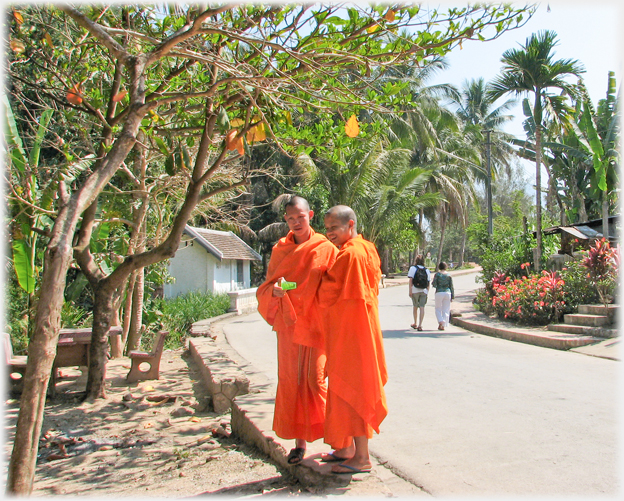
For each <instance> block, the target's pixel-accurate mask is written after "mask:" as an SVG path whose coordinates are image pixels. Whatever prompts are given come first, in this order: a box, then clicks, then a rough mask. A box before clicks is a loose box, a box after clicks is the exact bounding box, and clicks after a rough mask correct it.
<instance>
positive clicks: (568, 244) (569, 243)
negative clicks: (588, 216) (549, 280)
mask: <svg viewBox="0 0 624 501" xmlns="http://www.w3.org/2000/svg"><path fill="white" fill-rule="evenodd" d="M608 223H609V228H608V231H607V232H606V235H604V232H603V230H602V219H594V220H592V221H586V222H584V223H576V224H570V225H566V226H553V227H551V228H545V229H543V230H542V233H543V234H544V235H552V234H555V233H559V234H561V253H562V254H568V255H572V254H573V253H574V251H575V250H578V249H588V248H589V246H590V245H592V244H593V243H594V242H595V241H596V240H600V239H601V238H603V236H605V237H606V238H607V240H608V241H609V242H611V243H612V244H613V243H616V242H617V241H618V237H619V231H618V223H619V215H613V216H609V219H608Z"/></svg>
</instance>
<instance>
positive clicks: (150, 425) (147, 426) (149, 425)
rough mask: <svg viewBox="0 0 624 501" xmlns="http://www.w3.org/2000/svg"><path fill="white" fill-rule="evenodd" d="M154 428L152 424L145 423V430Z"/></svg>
mask: <svg viewBox="0 0 624 501" xmlns="http://www.w3.org/2000/svg"><path fill="white" fill-rule="evenodd" d="M152 426H154V425H153V424H152V423H149V422H148V423H143V428H146V429H147V428H151V427H152Z"/></svg>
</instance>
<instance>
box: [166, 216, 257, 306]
mask: <svg viewBox="0 0 624 501" xmlns="http://www.w3.org/2000/svg"><path fill="white" fill-rule="evenodd" d="M261 260H262V256H260V254H258V253H257V252H256V251H255V250H253V249H252V248H251V247H250V246H249V245H247V244H246V243H245V242H243V240H241V239H240V238H239V237H238V236H237V235H235V234H234V233H232V232H231V231H217V230H209V229H206V228H195V227H192V226H189V225H186V227H185V228H184V234H183V235H182V239H181V241H180V246H179V247H178V250H177V251H176V253H175V256H174V257H172V258H171V259H170V260H169V274H170V275H171V276H172V277H173V278H174V279H175V282H174V283H171V284H166V285H165V286H164V296H165V297H168V298H173V297H176V296H179V295H180V294H185V293H187V292H191V291H200V292H215V293H221V292H233V291H238V290H242V289H248V288H249V287H250V286H251V266H250V264H251V261H261Z"/></svg>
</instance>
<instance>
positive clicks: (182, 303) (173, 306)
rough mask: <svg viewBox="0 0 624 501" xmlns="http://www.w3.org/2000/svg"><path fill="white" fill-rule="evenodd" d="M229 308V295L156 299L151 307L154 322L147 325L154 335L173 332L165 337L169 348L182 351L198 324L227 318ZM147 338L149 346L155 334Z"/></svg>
mask: <svg viewBox="0 0 624 501" xmlns="http://www.w3.org/2000/svg"><path fill="white" fill-rule="evenodd" d="M229 307H230V298H229V296H228V295H227V294H226V293H222V294H211V293H202V292H189V293H187V294H183V295H180V296H178V297H176V298H174V299H158V300H154V301H153V302H152V304H151V305H150V311H151V313H149V315H150V316H151V317H152V318H150V319H149V320H150V321H151V322H149V323H147V325H151V326H152V328H151V330H152V332H155V331H156V330H166V331H169V335H168V336H167V337H166V338H165V348H168V349H169V348H179V347H181V346H184V340H185V338H186V337H187V335H188V332H189V329H190V328H191V325H192V324H193V323H194V322H197V321H199V320H204V319H206V318H212V317H216V316H219V315H223V314H224V313H227V311H228V309H229ZM146 320H148V319H146ZM155 327H157V328H155ZM143 337H148V338H149V339H146V344H147V343H149V342H151V341H150V340H151V338H153V334H152V335H151V336H143ZM141 345H142V346H143V343H141Z"/></svg>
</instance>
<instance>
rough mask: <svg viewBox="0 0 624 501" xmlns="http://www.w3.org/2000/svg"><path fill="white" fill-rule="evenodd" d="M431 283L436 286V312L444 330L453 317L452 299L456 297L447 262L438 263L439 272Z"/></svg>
mask: <svg viewBox="0 0 624 501" xmlns="http://www.w3.org/2000/svg"><path fill="white" fill-rule="evenodd" d="M431 285H432V286H433V287H435V288H436V293H435V314H436V318H437V319H438V330H439V331H443V330H444V328H445V327H446V326H447V325H448V324H449V320H450V318H451V301H452V300H453V299H454V298H455V290H454V289H453V278H452V277H451V276H450V275H448V274H447V273H446V263H445V262H444V261H442V262H441V263H440V264H439V265H438V272H437V273H436V274H435V276H434V277H433V282H431Z"/></svg>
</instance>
